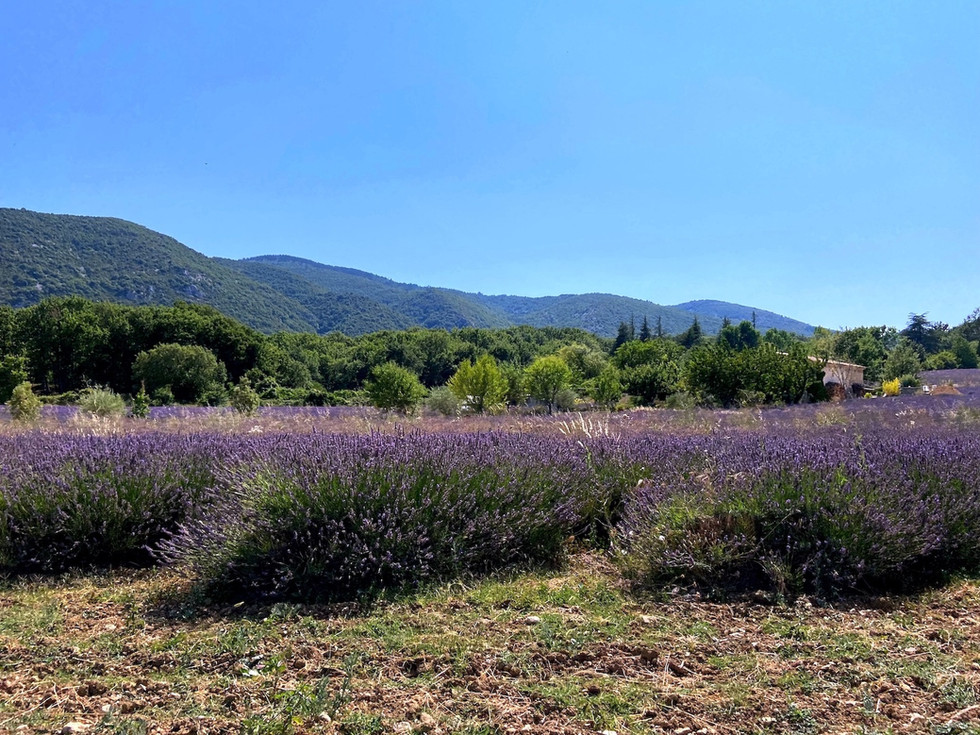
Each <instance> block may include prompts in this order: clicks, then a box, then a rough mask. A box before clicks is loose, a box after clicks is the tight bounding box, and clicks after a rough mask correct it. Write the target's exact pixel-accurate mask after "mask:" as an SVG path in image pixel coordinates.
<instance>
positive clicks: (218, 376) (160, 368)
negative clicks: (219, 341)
mask: <svg viewBox="0 0 980 735" xmlns="http://www.w3.org/2000/svg"><path fill="white" fill-rule="evenodd" d="M133 375H134V377H135V378H136V380H140V381H142V382H143V384H145V385H146V389H147V390H148V391H149V392H150V393H151V394H154V393H156V392H157V391H159V390H161V389H164V388H169V390H170V392H171V393H172V394H173V397H174V400H176V401H179V402H181V403H201V402H202V401H203V400H204V399H205V398H206V397H207V395H208V393H211V392H213V391H218V390H221V387H222V385H223V384H224V382H225V378H226V371H225V366H224V365H223V364H222V363H220V362H218V358H217V357H215V355H214V353H213V352H211V351H210V350H208V349H207V348H205V347H201V346H200V345H179V344H164V345H158V346H157V347H154V348H153V349H151V350H148V351H146V352H141V353H139V355H137V356H136V361H135V362H134V363H133Z"/></svg>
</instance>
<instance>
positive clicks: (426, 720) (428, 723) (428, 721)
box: [419, 712, 438, 727]
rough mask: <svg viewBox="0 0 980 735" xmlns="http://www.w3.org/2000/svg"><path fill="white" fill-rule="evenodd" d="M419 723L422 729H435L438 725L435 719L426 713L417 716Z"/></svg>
mask: <svg viewBox="0 0 980 735" xmlns="http://www.w3.org/2000/svg"><path fill="white" fill-rule="evenodd" d="M419 722H421V723H422V726H423V727H435V726H436V725H437V724H438V723H437V722H436V718H435V717H433V716H432V715H430V714H429V713H428V712H423V713H422V714H420V715H419Z"/></svg>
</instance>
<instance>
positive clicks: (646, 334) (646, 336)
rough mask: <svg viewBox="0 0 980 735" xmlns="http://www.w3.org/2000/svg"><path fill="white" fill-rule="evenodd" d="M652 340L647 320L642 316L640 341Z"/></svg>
mask: <svg viewBox="0 0 980 735" xmlns="http://www.w3.org/2000/svg"><path fill="white" fill-rule="evenodd" d="M652 338H653V332H651V331H650V322H649V321H648V320H647V317H646V315H645V314H644V315H643V324H642V326H641V327H640V341H641V342H649V341H650V340H651V339H652Z"/></svg>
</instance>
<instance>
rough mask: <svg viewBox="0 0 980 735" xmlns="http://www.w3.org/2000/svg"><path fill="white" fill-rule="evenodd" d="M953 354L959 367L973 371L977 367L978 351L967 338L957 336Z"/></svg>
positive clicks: (954, 337) (953, 345)
mask: <svg viewBox="0 0 980 735" xmlns="http://www.w3.org/2000/svg"><path fill="white" fill-rule="evenodd" d="M952 350H953V354H954V355H956V362H957V365H958V367H961V368H968V369H973V368H976V367H977V363H978V359H977V349H976V347H974V346H973V345H972V344H971V343H970V342H968V341H967V340H966V338H965V337H963V336H961V335H959V334H955V335H953V339H952Z"/></svg>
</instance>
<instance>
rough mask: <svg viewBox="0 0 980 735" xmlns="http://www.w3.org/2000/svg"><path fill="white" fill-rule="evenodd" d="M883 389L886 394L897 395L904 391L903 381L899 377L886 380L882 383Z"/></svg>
mask: <svg viewBox="0 0 980 735" xmlns="http://www.w3.org/2000/svg"><path fill="white" fill-rule="evenodd" d="M881 391H882V393H884V394H885V395H886V396H897V395H899V394H900V393H901V392H902V381H900V380H899V379H898V378H895V379H894V380H886V381H885V382H884V383H882V384H881Z"/></svg>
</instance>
